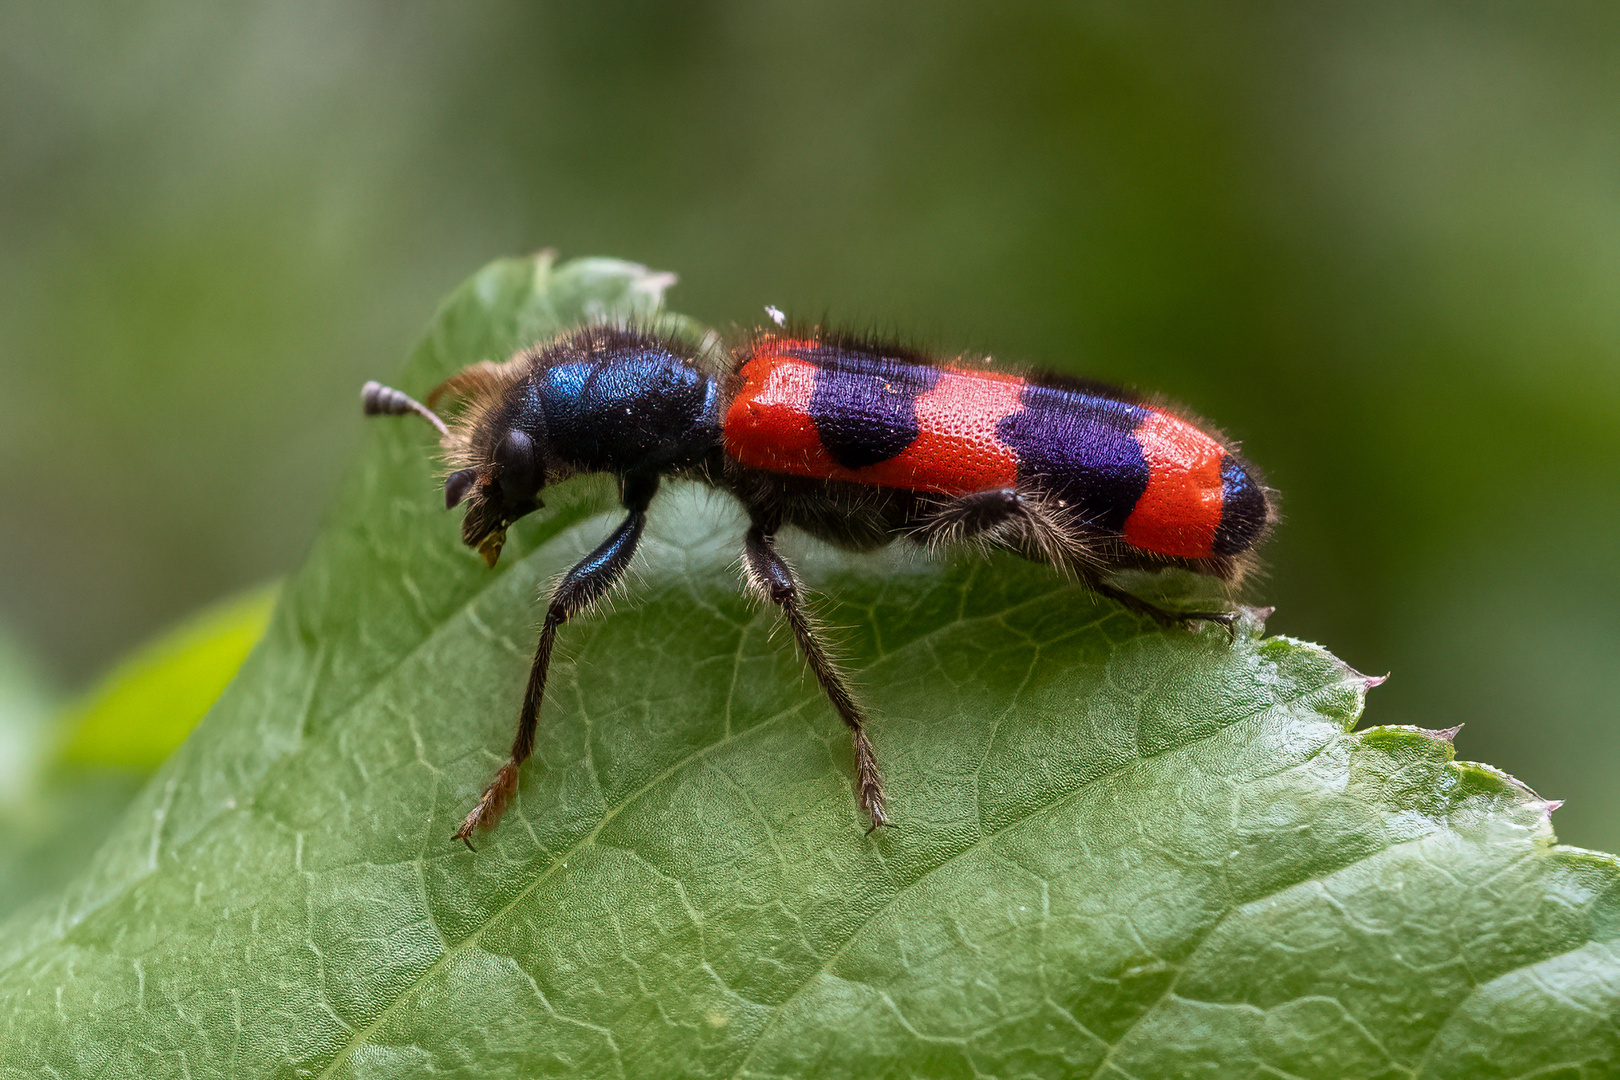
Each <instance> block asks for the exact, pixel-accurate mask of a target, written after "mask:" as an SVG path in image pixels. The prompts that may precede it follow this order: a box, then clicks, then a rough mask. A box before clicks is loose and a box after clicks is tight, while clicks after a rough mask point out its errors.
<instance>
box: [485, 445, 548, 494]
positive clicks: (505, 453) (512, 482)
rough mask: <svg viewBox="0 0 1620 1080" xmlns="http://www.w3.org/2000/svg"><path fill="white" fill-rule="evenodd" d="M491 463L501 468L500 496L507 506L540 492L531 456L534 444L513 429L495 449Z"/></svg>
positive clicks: (537, 465) (538, 475)
mask: <svg viewBox="0 0 1620 1080" xmlns="http://www.w3.org/2000/svg"><path fill="white" fill-rule="evenodd" d="M495 463H496V464H497V465H499V466H500V467H501V475H500V485H501V495H502V496H504V497H505V499H506V501H507V502H509V503H517V502H523V501H524V500H527V499H532V498H534V493H535V492H536V491H538V490H539V489H540V481H541V473H540V462H539V461H538V460H537V457H536V454H535V452H534V440H533V439H531V438H529V437H528V436H527V435H525V434H524V433H523V432H521V431H519V430H517V429H516V428H513V429H512V430H511V431H508V432H507V433H506V438H504V439H502V440H501V445H500V446H498V447H496V448H495Z"/></svg>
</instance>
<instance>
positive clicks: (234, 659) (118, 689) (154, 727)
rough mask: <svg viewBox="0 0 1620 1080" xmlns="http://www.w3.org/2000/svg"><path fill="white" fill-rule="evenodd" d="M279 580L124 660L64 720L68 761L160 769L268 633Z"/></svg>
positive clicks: (63, 752)
mask: <svg viewBox="0 0 1620 1080" xmlns="http://www.w3.org/2000/svg"><path fill="white" fill-rule="evenodd" d="M275 600H276V589H275V587H274V586H267V587H264V588H259V589H254V590H252V591H250V592H246V593H243V594H241V595H239V596H234V597H231V598H230V599H228V600H225V601H223V602H221V603H219V604H216V605H214V606H213V607H211V608H209V609H207V610H206V611H203V612H200V613H199V614H197V615H194V616H192V617H191V618H189V619H187V620H185V621H184V622H183V623H181V624H180V625H179V626H177V627H175V628H174V629H172V630H170V631H169V632H167V633H165V634H162V635H160V636H159V637H158V638H156V639H155V640H153V641H152V642H150V643H148V644H147V645H144V646H142V647H141V648H140V649H139V650H138V651H136V652H135V653H134V654H133V655H132V656H130V658H129V659H127V660H125V661H124V662H123V663H122V664H120V665H119V666H118V667H117V668H116V669H115V670H114V671H113V672H112V673H111V674H110V675H108V676H107V677H106V678H105V679H103V680H102V682H101V684H100V685H99V686H98V687H97V688H96V689H95V690H94V691H92V693H91V694H90V696H89V698H88V699H87V700H86V701H85V702H84V703H83V704H81V705H79V706H78V707H76V708H75V709H74V710H73V711H72V712H71V713H69V714H68V716H67V717H65V718H64V720H63V735H62V742H61V746H60V748H59V750H58V753H57V758H58V761H59V762H60V763H61V764H63V765H65V766H69V767H78V768H114V769H134V770H141V771H144V770H148V769H155V768H157V767H158V766H159V765H161V764H162V763H163V759H164V758H166V757H168V756H169V755H170V754H171V753H173V752H174V748H175V747H177V746H179V745H180V743H181V742H182V741H183V740H184V739H185V737H186V736H187V735H189V734H191V729H192V728H193V727H195V726H196V724H197V721H199V720H201V719H202V718H203V714H205V713H206V712H207V711H208V709H209V707H210V706H212V705H213V704H214V702H215V701H217V700H219V695H220V693H221V692H222V691H223V690H224V689H225V687H226V686H227V685H228V684H229V683H230V681H231V679H232V678H234V677H235V675H236V672H237V670H238V669H240V668H241V666H242V661H243V660H245V659H246V658H247V655H248V652H249V650H251V649H252V648H253V646H254V645H255V644H257V643H258V640H259V638H261V637H262V636H264V628H265V626H266V625H267V624H268V623H269V622H270V611H271V608H272V607H273V606H274V604H275Z"/></svg>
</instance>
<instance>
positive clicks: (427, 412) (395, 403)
mask: <svg viewBox="0 0 1620 1080" xmlns="http://www.w3.org/2000/svg"><path fill="white" fill-rule="evenodd" d="M360 403H361V405H362V406H363V407H364V408H365V410H366V415H367V416H404V415H405V414H406V413H415V414H416V415H418V416H420V417H421V418H422V419H424V420H426V421H427V422H428V423H430V424H432V425H433V426H434V427H436V428H438V429H439V434H440V435H448V434H450V429H448V428H446V427H445V426H444V421H443V420H440V419H439V414H438V413H436V412H434V411H433V410H432V409H430V408H428V407H427V406H426V405H424V404H422V403H421V402H420V401H417V400H416V399H415V398H413V397H411V395H409V394H407V393H405V392H404V391H403V390H395V389H394V388H393V387H392V386H384V385H383V384H382V383H380V382H368V383H366V385H364V386H362V387H361V388H360Z"/></svg>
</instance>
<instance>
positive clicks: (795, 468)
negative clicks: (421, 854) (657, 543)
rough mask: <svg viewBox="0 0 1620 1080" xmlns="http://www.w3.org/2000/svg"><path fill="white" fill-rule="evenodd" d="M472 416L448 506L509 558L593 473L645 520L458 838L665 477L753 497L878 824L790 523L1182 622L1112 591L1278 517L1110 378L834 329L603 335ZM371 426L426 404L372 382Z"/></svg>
mask: <svg viewBox="0 0 1620 1080" xmlns="http://www.w3.org/2000/svg"><path fill="white" fill-rule="evenodd" d="M446 395H449V396H453V397H456V398H459V399H460V400H461V401H462V403H463V404H462V408H461V410H460V412H459V413H458V415H457V416H456V417H455V419H454V421H453V422H452V423H451V424H449V425H448V427H443V426H441V430H443V431H444V432H445V434H444V435H443V438H442V442H443V445H444V447H445V450H446V457H447V460H448V461H449V462H450V464H451V466H452V467H453V469H454V471H452V472H451V473H450V475H449V477H448V478H447V479H446V482H445V500H446V503H447V505H450V506H456V505H458V504H465V507H466V511H465V517H464V518H463V522H462V538H463V540H464V541H465V542H466V543H467V544H468V545H469V546H471V547H474V548H477V549H478V550H479V551H480V552H481V553H482V554H483V555H484V557H485V559H486V560H488V561H489V563H490V564H491V565H494V563H495V561H496V559H498V558H499V555H500V549H501V544H502V542H503V540H504V537H505V534H506V529H507V527H508V526H509V525H510V524H511V523H512V522H513V521H515V520H517V519H518V518H520V517H522V516H524V515H525V514H528V513H530V512H532V511H534V510H535V509H538V508H539V507H540V506H542V505H543V503H542V501H541V499H540V492H541V491H542V490H543V489H544V487H545V486H546V485H547V484H551V483H556V482H557V481H559V480H561V479H564V478H566V477H567V476H570V475H573V474H575V473H581V472H606V473H611V474H614V475H616V476H618V477H619V478H620V481H621V491H622V496H623V501H624V504H625V508H626V511H627V516H626V518H625V520H624V521H623V523H621V524H620V526H619V527H618V529H616V530H615V531H614V532H613V534H612V535H610V536H609V537H608V538H607V539H606V540H605V541H603V543H602V544H601V546H599V547H598V548H597V549H596V550H595V551H594V552H592V553H591V554H590V555H588V556H586V557H585V558H584V559H583V560H582V561H581V562H580V563H579V564H578V565H576V566H575V567H574V568H573V570H571V571H570V572H569V573H568V574H567V575H565V576H564V578H563V579H562V581H561V582H560V583H559V584H558V585H557V587H556V589H555V591H554V592H553V594H552V597H551V600H550V603H549V604H548V607H547V612H546V618H545V622H544V623H543V625H542V627H541V632H540V641H539V644H538V646H537V648H536V653H535V660H534V664H533V666H532V668H531V670H530V676H529V685H528V689H527V691H526V692H525V695H524V701H523V708H522V712H521V715H520V718H519V723H518V734H517V738H516V739H515V741H514V743H513V747H512V753H511V756H510V758H509V760H508V761H507V763H506V764H505V765H503V766H502V767H501V769H500V771H499V773H498V774H497V776H496V778H495V780H494V781H493V782H491V784H490V785H489V787H488V788H487V789H486V790H485V792H484V794H483V797H482V798H481V799H480V800H479V802H478V804H477V806H475V807H474V809H473V810H472V812H471V813H469V814H468V815H467V818H466V820H465V821H463V822H462V825H461V827H460V828H459V829H458V830H457V831H456V836H457V838H459V839H462V840H467V839H468V838H469V837H470V836H471V835H472V833H473V832H474V831H475V830H476V829H478V828H480V827H487V826H490V825H492V824H493V823H494V822H495V820H496V819H497V818H498V817H499V816H500V814H501V812H502V810H503V808H504V806H505V804H506V802H507V800H508V799H509V798H510V796H511V793H512V791H513V790H515V787H516V783H517V769H518V767H519V765H521V764H522V762H523V761H524V760H525V759H526V758H527V757H528V756H529V754H530V752H531V751H532V749H533V741H534V732H535V725H536V723H537V719H538V715H539V710H540V704H541V700H542V698H543V696H544V691H545V683H546V675H547V671H548V669H549V665H550V657H551V651H552V646H553V642H554V640H555V636H556V632H557V629H558V628H559V627H560V626H561V625H562V624H563V623H565V622H566V621H567V620H568V619H569V618H570V617H572V616H573V615H575V614H577V613H579V612H580V611H581V610H584V609H585V608H587V607H589V606H590V605H591V604H593V603H595V602H596V600H598V599H600V597H601V596H602V595H603V594H605V593H606V592H607V591H608V590H609V589H611V588H612V587H613V585H614V584H615V583H616V582H617V581H618V580H619V579H620V578H621V577H622V575H623V573H624V571H625V569H626V567H627V566H628V565H629V562H630V560H631V558H632V557H633V555H634V553H635V548H636V545H637V543H638V542H639V540H640V537H641V533H642V529H643V527H644V525H645V522H646V513H647V507H648V504H649V503H650V502H651V500H652V497H653V494H654V493H655V492H656V491H657V488H658V484H659V481H660V479H661V478H663V477H672V476H678V477H687V478H691V479H694V480H698V481H700V482H703V483H707V484H709V485H711V486H713V487H716V488H719V489H721V490H724V491H727V492H729V493H730V494H732V495H733V496H735V497H736V498H737V499H738V500H739V501H740V502H741V503H742V505H743V506H744V508H745V510H746V511H747V513H748V516H749V520H750V527H749V529H748V532H747V535H746V536H745V538H744V559H743V570H744V575H745V577H746V579H747V581H748V584H749V585H750V587H751V588H752V589H753V590H754V591H755V592H756V593H758V594H759V595H760V596H761V597H762V598H763V599H765V600H767V601H769V602H771V603H772V604H775V605H776V606H777V607H778V608H779V609H780V610H781V612H782V614H783V616H784V618H785V619H786V621H787V623H788V625H789V626H790V628H791V629H792V631H793V634H794V637H795V639H796V640H797V642H798V645H799V647H800V650H801V651H802V652H803V654H804V656H805V659H806V662H807V663H808V664H809V666H810V668H811V670H812V671H813V672H814V674H815V675H816V678H817V680H818V681H819V682H820V684H821V686H822V688H823V690H824V691H825V692H826V694H827V696H828V698H829V700H830V701H831V703H832V705H833V706H834V708H835V709H836V710H837V712H838V714H839V716H840V717H841V718H842V719H843V720H844V722H845V723H846V724H847V725H848V726H849V728H850V731H851V734H852V737H853V739H854V742H855V773H856V792H857V798H858V802H859V804H860V807H861V809H862V810H863V811H864V812H865V813H866V815H867V817H868V819H869V821H870V822H871V825H872V827H873V828H875V827H877V826H878V825H881V824H886V823H887V820H888V818H887V814H886V810H885V806H886V798H885V794H884V791H883V785H882V782H881V779H880V776H879V773H878V770H877V765H876V756H875V754H874V752H873V749H872V745H871V742H870V740H869V739H868V736H867V733H866V725H865V715H864V713H863V711H862V709H861V707H860V705H859V703H858V701H857V700H856V699H855V697H854V696H853V695H852V694H851V693H850V691H849V689H848V686H847V683H846V681H845V679H844V677H843V675H842V674H841V673H840V672H839V671H838V670H837V668H836V667H835V666H834V665H833V663H832V662H831V660H830V659H829V658H828V655H827V651H826V648H825V646H824V645H823V643H822V641H821V637H820V635H819V634H818V633H817V631H816V630H815V629H814V627H813V626H812V624H811V621H810V619H809V616H808V614H807V612H806V611H805V608H804V604H803V599H802V595H801V593H802V590H801V589H800V587H799V584H798V579H797V577H796V575H795V574H794V572H793V570H792V568H791V567H790V566H789V565H788V564H787V563H786V562H785V561H784V560H783V559H782V558H781V556H780V555H779V554H777V552H776V549H775V543H774V541H775V536H776V534H777V532H778V531H779V530H780V529H782V528H784V527H788V526H792V527H796V528H799V529H802V530H803V531H805V532H808V533H810V534H811V535H813V536H816V537H819V538H821V539H823V540H826V541H829V542H831V543H833V544H836V545H838V546H841V547H845V548H850V549H855V550H862V549H871V548H876V547H881V546H883V545H885V544H888V543H891V542H893V541H894V540H896V539H900V538H908V539H912V540H915V541H918V542H922V543H926V544H930V545H940V544H947V543H950V542H954V541H969V542H976V543H980V544H984V545H989V546H997V547H1004V548H1008V549H1010V550H1013V551H1016V552H1018V553H1020V554H1022V555H1024V556H1026V557H1029V558H1033V559H1038V560H1040V561H1043V562H1046V563H1050V564H1051V565H1053V566H1055V567H1057V568H1058V569H1059V570H1061V571H1063V572H1065V573H1068V574H1071V575H1073V576H1076V577H1079V578H1081V579H1083V580H1085V581H1086V582H1088V583H1089V584H1090V585H1091V586H1092V587H1093V588H1094V589H1096V590H1097V591H1098V592H1100V593H1103V594H1104V595H1107V596H1110V597H1113V598H1115V599H1117V600H1119V601H1121V602H1122V603H1124V604H1126V605H1127V606H1128V607H1130V608H1132V609H1134V610H1137V611H1141V612H1144V613H1146V614H1150V615H1152V616H1154V617H1155V618H1157V619H1159V620H1160V621H1161V622H1164V623H1177V622H1182V623H1190V622H1191V621H1194V620H1204V621H1212V622H1218V623H1221V624H1223V625H1225V626H1227V627H1228V628H1229V629H1230V627H1231V625H1232V619H1233V614H1232V613H1231V612H1229V611H1220V612H1179V613H1177V612H1169V611H1165V610H1162V609H1160V608H1158V607H1155V606H1154V605H1152V604H1148V603H1146V602H1144V601H1142V600H1140V599H1138V598H1136V597H1134V596H1131V595H1130V594H1128V593H1124V592H1121V591H1120V590H1118V589H1116V588H1113V587H1111V586H1110V585H1109V584H1107V583H1106V582H1105V581H1104V580H1103V575H1104V574H1105V573H1107V572H1108V571H1110V570H1114V569H1119V568H1124V567H1143V566H1154V565H1164V564H1172V565H1178V566H1182V567H1185V568H1188V569H1191V570H1194V571H1197V572H1199V573H1203V574H1208V575H1211V576H1213V577H1216V578H1219V579H1220V580H1222V581H1225V582H1228V583H1230V584H1232V585H1235V584H1236V583H1237V582H1238V581H1239V580H1240V579H1241V577H1242V575H1243V573H1244V571H1245V570H1246V569H1247V567H1248V566H1249V565H1250V564H1251V562H1252V554H1253V551H1254V549H1255V547H1256V546H1257V545H1258V544H1259V543H1260V542H1261V541H1262V540H1263V539H1264V537H1265V535H1266V533H1267V532H1268V530H1269V529H1270V526H1271V524H1272V522H1273V521H1274V519H1275V516H1276V514H1275V509H1274V502H1273V496H1272V493H1271V492H1270V490H1269V489H1268V488H1267V487H1266V486H1265V483H1264V481H1263V480H1261V479H1260V477H1259V475H1258V474H1257V473H1256V472H1255V471H1254V469H1253V468H1252V467H1251V466H1249V465H1248V464H1247V463H1246V462H1245V461H1244V460H1243V459H1242V458H1241V457H1240V456H1239V455H1238V454H1237V452H1236V450H1235V448H1234V447H1233V446H1232V445H1231V444H1230V443H1228V442H1227V441H1226V440H1225V439H1223V438H1222V437H1221V436H1220V435H1219V434H1218V433H1216V432H1214V431H1212V430H1211V429H1209V428H1207V427H1206V426H1204V425H1201V424H1199V423H1197V422H1195V421H1193V420H1190V419H1188V418H1187V417H1185V416H1184V415H1182V414H1180V413H1178V412H1176V411H1174V410H1172V409H1170V408H1168V407H1166V406H1164V405H1163V404H1160V403H1156V402H1153V401H1150V400H1147V399H1143V398H1141V397H1138V396H1136V395H1132V394H1129V393H1126V392H1123V391H1120V390H1117V389H1114V388H1112V387H1107V386H1103V385H1101V384H1096V383H1089V382H1082V381H1079V380H1073V379H1065V378H1060V377H1053V376H1041V375H1033V374H1018V373H1012V372H1006V371H998V370H994V369H992V368H989V367H987V366H984V365H977V364H973V363H970V362H967V361H961V360H956V361H949V362H941V361H937V360H935V359H932V358H930V357H927V356H923V355H921V354H918V353H916V352H914V351H912V350H907V349H902V348H898V347H894V346H890V345H885V344H881V343H875V342H872V341H867V340H862V339H857V338H850V337H843V336H838V335H832V334H823V333H820V332H818V331H808V332H799V333H792V334H776V333H768V332H761V333H757V334H755V335H754V336H752V337H750V338H749V339H748V340H746V341H745V342H743V343H742V344H740V345H739V346H738V347H737V348H735V349H734V350H733V351H732V352H731V354H730V356H729V360H728V362H727V363H724V364H720V365H713V364H711V363H708V362H706V361H705V359H704V358H703V357H702V356H701V355H700V353H699V351H698V350H697V349H696V348H695V347H693V346H691V345H690V344H689V343H687V342H685V341H683V340H681V339H679V338H676V337H672V336H668V335H663V334H659V333H656V332H653V331H649V330H638V329H629V328H623V327H610V326H595V327H586V328H583V329H580V330H576V331H572V332H570V333H568V334H564V335H562V336H561V337H559V338H557V339H556V340H555V341H553V342H550V343H549V344H547V345H544V346H541V347H539V348H535V349H529V350H525V351H523V352H521V353H519V354H518V355H517V356H515V357H514V358H512V359H511V360H509V361H507V362H506V363H504V364H494V363H483V364H477V365H474V366H473V367H471V368H468V369H467V370H465V371H463V372H461V373H460V374H458V375H456V376H453V377H452V378H451V379H449V380H447V381H446V382H445V383H444V384H443V385H441V386H440V387H439V388H437V389H436V390H435V391H434V392H433V393H432V394H431V395H429V397H428V405H429V406H431V405H432V404H433V403H434V402H435V401H436V400H437V399H438V398H440V397H443V396H446ZM363 398H364V401H365V405H366V410H367V412H370V413H378V414H390V415H402V414H404V413H407V412H419V413H421V414H422V415H424V416H426V417H428V418H429V419H431V420H433V421H435V422H438V417H437V415H436V414H435V413H433V412H432V410H431V409H430V408H429V407H428V406H423V405H421V404H419V403H417V402H415V401H414V400H412V399H410V398H409V397H407V396H406V395H404V394H401V393H400V392H399V391H395V390H390V389H389V388H387V387H381V386H378V385H377V384H371V383H368V384H367V387H366V389H365V392H364V394H363Z"/></svg>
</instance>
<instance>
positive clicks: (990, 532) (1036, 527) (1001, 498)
mask: <svg viewBox="0 0 1620 1080" xmlns="http://www.w3.org/2000/svg"><path fill="white" fill-rule="evenodd" d="M917 536H918V537H919V539H921V540H923V541H924V542H926V543H950V542H953V541H971V540H988V541H990V542H991V543H995V544H1000V545H1003V546H1006V547H1010V548H1012V549H1013V550H1014V551H1017V552H1019V553H1020V554H1022V555H1025V556H1027V557H1029V558H1034V559H1037V560H1039V561H1041V562H1046V563H1051V564H1053V565H1055V566H1058V567H1059V568H1061V569H1064V570H1068V571H1070V572H1072V573H1074V574H1075V575H1076V576H1078V577H1079V578H1080V579H1081V580H1082V581H1084V582H1085V583H1086V584H1087V585H1088V586H1090V587H1091V589H1092V591H1094V592H1096V593H1098V594H1100V595H1102V596H1106V597H1108V598H1110V599H1112V600H1117V601H1118V602H1119V603H1120V604H1122V605H1124V606H1125V607H1126V608H1128V609H1129V610H1131V611H1134V612H1137V613H1138V614H1141V615H1147V616H1150V617H1152V619H1153V620H1154V621H1155V622H1157V623H1158V624H1159V625H1160V626H1182V627H1186V628H1187V629H1189V630H1190V629H1192V624H1193V623H1195V622H1212V623H1216V624H1218V625H1220V626H1223V627H1225V628H1226V632H1227V635H1228V636H1229V637H1231V638H1232V640H1234V641H1235V640H1237V615H1236V614H1235V613H1234V612H1230V611H1170V610H1168V609H1166V608H1162V607H1159V606H1158V605H1157V604H1153V603H1150V602H1148V601H1146V600H1143V599H1142V598H1141V597H1138V596H1133V595H1132V594H1130V593H1128V592H1126V591H1125V590H1123V589H1118V588H1115V587H1114V586H1112V585H1109V584H1107V583H1106V582H1104V581H1103V579H1102V575H1101V574H1100V573H1098V571H1097V569H1096V568H1095V567H1094V566H1092V565H1090V564H1089V563H1088V562H1087V561H1086V560H1085V544H1084V538H1083V537H1081V536H1079V535H1076V531H1075V529H1074V528H1073V527H1072V526H1071V525H1069V524H1068V523H1067V522H1066V521H1065V520H1064V519H1063V518H1061V517H1059V516H1055V515H1053V514H1052V513H1048V512H1046V511H1045V510H1044V509H1043V507H1042V506H1041V504H1040V502H1039V501H1038V500H1037V499H1034V498H1031V497H1030V496H1027V495H1024V494H1022V493H1021V492H1019V491H1017V490H1015V489H1013V488H1000V489H995V490H992V491H976V492H973V493H972V494H970V495H963V496H961V497H960V498H956V499H952V500H950V501H949V502H947V503H944V504H942V505H940V506H938V507H934V508H931V509H930V510H929V511H927V512H926V514H925V515H924V516H923V518H922V520H921V521H919V522H918V524H917Z"/></svg>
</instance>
